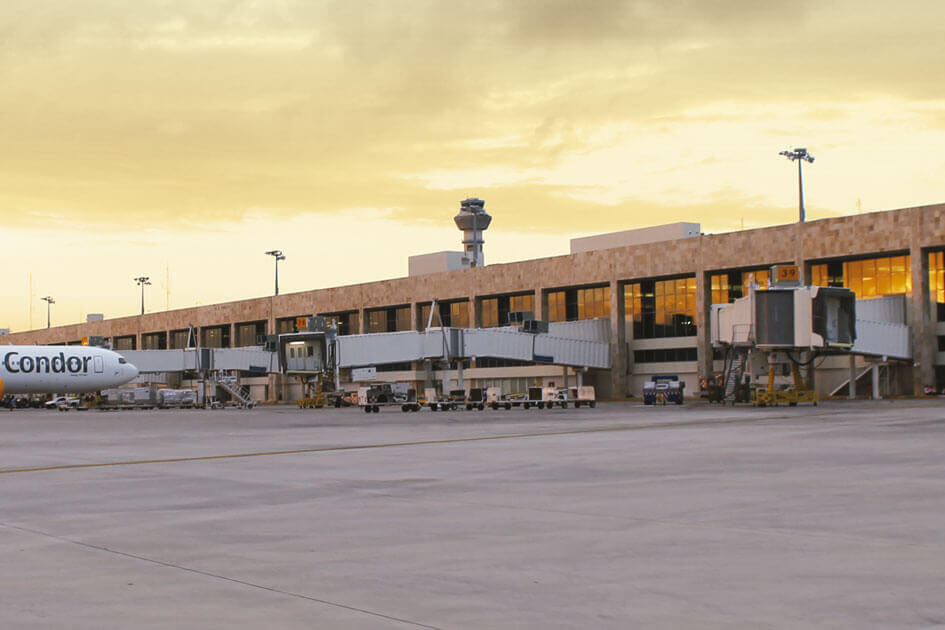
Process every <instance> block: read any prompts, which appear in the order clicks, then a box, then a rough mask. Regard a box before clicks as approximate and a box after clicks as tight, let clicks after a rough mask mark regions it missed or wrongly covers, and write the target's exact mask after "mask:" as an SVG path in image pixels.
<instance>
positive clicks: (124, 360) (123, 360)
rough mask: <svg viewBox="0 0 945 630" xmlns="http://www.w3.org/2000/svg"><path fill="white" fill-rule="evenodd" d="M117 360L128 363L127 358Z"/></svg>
mask: <svg viewBox="0 0 945 630" xmlns="http://www.w3.org/2000/svg"><path fill="white" fill-rule="evenodd" d="M118 362H119V363H122V364H124V363H128V360H127V359H118Z"/></svg>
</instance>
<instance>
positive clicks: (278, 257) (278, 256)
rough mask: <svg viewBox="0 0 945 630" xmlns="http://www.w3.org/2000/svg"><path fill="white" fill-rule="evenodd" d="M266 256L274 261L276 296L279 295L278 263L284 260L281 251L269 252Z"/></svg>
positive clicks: (273, 250)
mask: <svg viewBox="0 0 945 630" xmlns="http://www.w3.org/2000/svg"><path fill="white" fill-rule="evenodd" d="M266 255H267V256H272V257H273V258H275V259H276V295H279V261H280V260H285V256H283V255H282V250H281V249H272V250H269V251H268V252H266Z"/></svg>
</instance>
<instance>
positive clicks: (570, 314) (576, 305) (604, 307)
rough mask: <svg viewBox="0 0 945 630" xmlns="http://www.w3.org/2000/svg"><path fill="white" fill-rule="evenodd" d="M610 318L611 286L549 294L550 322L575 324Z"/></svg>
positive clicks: (565, 290)
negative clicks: (585, 320) (588, 320)
mask: <svg viewBox="0 0 945 630" xmlns="http://www.w3.org/2000/svg"><path fill="white" fill-rule="evenodd" d="M600 317H610V285H606V286H602V287H588V288H586V289H564V290H561V291H550V292H549V293H548V321H549V322H574V321H579V320H584V319H597V318H600Z"/></svg>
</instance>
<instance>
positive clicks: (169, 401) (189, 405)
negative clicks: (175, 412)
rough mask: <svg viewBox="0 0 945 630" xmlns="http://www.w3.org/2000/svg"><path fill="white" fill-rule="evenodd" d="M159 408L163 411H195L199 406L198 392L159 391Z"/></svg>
mask: <svg viewBox="0 0 945 630" xmlns="http://www.w3.org/2000/svg"><path fill="white" fill-rule="evenodd" d="M157 406H158V407H159V408H161V409H193V408H194V407H196V406H197V392H195V391H194V390H192V389H169V388H168V389H159V390H157Z"/></svg>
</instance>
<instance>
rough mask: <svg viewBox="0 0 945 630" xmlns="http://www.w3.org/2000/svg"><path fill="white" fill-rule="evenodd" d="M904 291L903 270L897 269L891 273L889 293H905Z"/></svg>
mask: <svg viewBox="0 0 945 630" xmlns="http://www.w3.org/2000/svg"><path fill="white" fill-rule="evenodd" d="M905 292H906V274H905V272H904V271H898V272H896V273H894V274H893V276H892V280H891V282H890V286H889V293H905Z"/></svg>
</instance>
